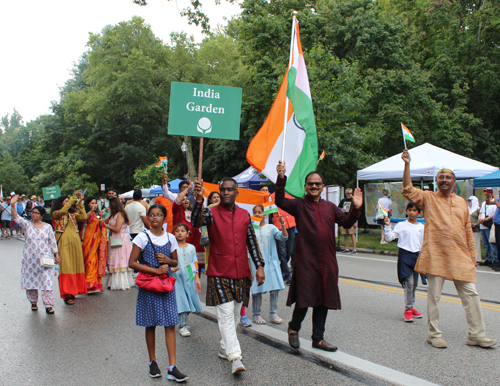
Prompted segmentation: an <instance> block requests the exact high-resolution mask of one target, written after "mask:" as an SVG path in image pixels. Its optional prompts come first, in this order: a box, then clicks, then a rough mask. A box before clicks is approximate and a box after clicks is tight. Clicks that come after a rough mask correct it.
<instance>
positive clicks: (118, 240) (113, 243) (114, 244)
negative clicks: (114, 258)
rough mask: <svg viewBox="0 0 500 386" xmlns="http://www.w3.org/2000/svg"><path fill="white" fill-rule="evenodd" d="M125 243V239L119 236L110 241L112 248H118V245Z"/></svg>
mask: <svg viewBox="0 0 500 386" xmlns="http://www.w3.org/2000/svg"><path fill="white" fill-rule="evenodd" d="M122 245H123V241H122V239H121V238H119V237H117V238H115V239H111V241H110V243H109V246H110V247H111V248H118V247H121V246H122Z"/></svg>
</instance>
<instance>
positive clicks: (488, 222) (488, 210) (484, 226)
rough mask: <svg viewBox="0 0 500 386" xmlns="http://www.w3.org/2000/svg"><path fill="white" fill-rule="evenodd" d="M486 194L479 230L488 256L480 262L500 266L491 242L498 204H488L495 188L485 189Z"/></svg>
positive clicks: (482, 205)
mask: <svg viewBox="0 0 500 386" xmlns="http://www.w3.org/2000/svg"><path fill="white" fill-rule="evenodd" d="M484 196H485V200H484V201H483V203H482V204H481V209H480V210H479V230H480V232H481V237H482V242H483V245H484V251H485V253H486V257H485V260H484V261H483V262H482V263H479V265H487V266H492V265H494V264H497V266H498V261H497V256H496V255H495V254H494V253H493V248H492V247H491V243H490V232H491V227H492V225H493V216H494V215H495V209H496V205H488V204H487V202H489V201H490V200H491V197H492V196H493V189H492V188H486V189H484ZM495 269H496V268H495Z"/></svg>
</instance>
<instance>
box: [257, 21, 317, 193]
mask: <svg viewBox="0 0 500 386" xmlns="http://www.w3.org/2000/svg"><path fill="white" fill-rule="evenodd" d="M287 138H288V141H286V139H287ZM284 145H285V146H284ZM283 148H284V149H283ZM283 150H284V151H283ZM317 159H318V138H317V135H316V124H315V122H314V112H313V106H312V100H311V91H310V89H309V78H308V76H307V70H306V63H305V61H304V55H303V53H302V45H301V43H300V34H299V22H298V20H297V18H295V17H294V18H293V26H292V44H291V50H290V62H289V65H288V69H287V71H286V73H285V77H284V79H283V82H282V83H281V87H280V89H279V91H278V95H277V96H276V99H275V100H274V103H273V106H272V107H271V110H270V111H269V114H268V116H267V118H266V120H265V122H264V124H263V125H262V127H261V128H260V130H259V131H258V132H257V134H256V135H255V137H254V138H253V139H252V141H251V142H250V145H249V147H248V150H247V161H248V162H249V163H250V165H252V166H253V167H254V168H255V169H257V170H259V171H261V172H262V174H264V175H265V176H266V177H267V178H269V179H270V180H271V181H273V182H276V178H277V176H278V175H277V172H276V165H277V164H278V161H279V160H285V161H286V168H287V175H288V180H287V183H286V188H285V190H286V192H287V193H289V194H291V195H292V196H295V197H303V196H304V178H305V176H306V175H307V174H308V173H309V172H312V171H314V170H315V169H316V162H317Z"/></svg>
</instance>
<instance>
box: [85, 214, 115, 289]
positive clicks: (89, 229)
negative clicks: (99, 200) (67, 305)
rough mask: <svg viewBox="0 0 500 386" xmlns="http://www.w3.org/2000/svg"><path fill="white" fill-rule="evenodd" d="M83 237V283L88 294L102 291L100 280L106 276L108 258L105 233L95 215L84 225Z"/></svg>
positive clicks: (102, 225) (104, 228) (103, 227)
mask: <svg viewBox="0 0 500 386" xmlns="http://www.w3.org/2000/svg"><path fill="white" fill-rule="evenodd" d="M80 237H83V241H82V247H83V261H84V263H85V282H86V284H87V290H88V291H89V292H97V291H103V287H102V278H103V277H104V276H105V275H106V260H107V258H108V245H107V240H106V238H107V231H106V227H105V226H104V224H103V223H101V222H99V220H98V218H97V216H96V214H95V213H92V215H91V216H90V219H89V220H88V221H87V222H86V223H85V227H84V228H83V229H82V231H81V232H80Z"/></svg>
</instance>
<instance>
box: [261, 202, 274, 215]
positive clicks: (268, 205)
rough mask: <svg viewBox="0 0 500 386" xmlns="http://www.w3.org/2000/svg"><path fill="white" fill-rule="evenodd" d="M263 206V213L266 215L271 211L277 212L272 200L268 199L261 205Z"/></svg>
mask: <svg viewBox="0 0 500 386" xmlns="http://www.w3.org/2000/svg"><path fill="white" fill-rule="evenodd" d="M262 206H263V207H264V214H265V215H266V216H267V215H268V214H271V213H278V207H277V206H276V204H275V203H274V201H269V202H267V203H265V204H263V205H262Z"/></svg>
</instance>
